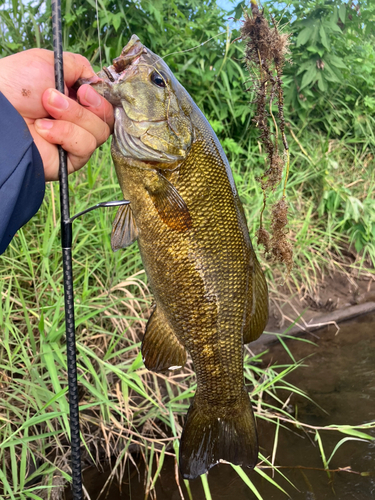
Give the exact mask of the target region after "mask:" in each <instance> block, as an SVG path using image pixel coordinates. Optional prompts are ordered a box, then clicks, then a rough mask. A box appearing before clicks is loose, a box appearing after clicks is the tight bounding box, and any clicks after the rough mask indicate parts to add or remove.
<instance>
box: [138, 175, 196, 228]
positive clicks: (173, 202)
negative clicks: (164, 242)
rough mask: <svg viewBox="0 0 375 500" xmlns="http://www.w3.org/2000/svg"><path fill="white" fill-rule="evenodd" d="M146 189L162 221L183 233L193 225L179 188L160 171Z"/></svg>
mask: <svg viewBox="0 0 375 500" xmlns="http://www.w3.org/2000/svg"><path fill="white" fill-rule="evenodd" d="M146 189H147V191H148V193H149V195H150V197H151V199H152V202H153V204H154V205H155V208H156V210H157V211H158V214H159V216H160V218H161V219H162V221H163V222H164V223H165V224H166V225H167V226H168V227H170V228H171V229H174V230H175V231H178V232H180V233H183V232H185V231H187V230H188V229H190V228H191V227H192V221H191V217H190V213H189V209H188V207H187V205H186V203H185V201H184V200H183V199H182V197H181V195H180V194H179V192H178V191H177V189H176V188H175V187H174V186H173V184H172V183H171V182H169V180H168V179H166V177H164V175H163V174H161V173H160V172H157V178H155V181H154V182H150V183H149V184H148V185H147V186H146Z"/></svg>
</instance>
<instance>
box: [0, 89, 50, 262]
mask: <svg viewBox="0 0 375 500" xmlns="http://www.w3.org/2000/svg"><path fill="white" fill-rule="evenodd" d="M44 190H45V179H44V170H43V162H42V158H41V157H40V154H39V151H38V149H37V147H36V146H35V144H34V141H33V138H32V136H31V134H30V132H29V129H28V127H27V125H26V122H25V120H24V119H23V118H22V116H21V115H20V114H19V113H18V112H17V111H16V109H15V108H14V107H13V106H12V105H11V104H10V102H9V101H8V100H7V99H6V98H5V96H4V95H3V94H2V93H1V92H0V254H2V253H3V252H4V251H5V249H6V248H7V246H8V245H9V243H10V241H11V239H12V238H13V236H14V235H15V233H16V232H17V231H18V229H19V228H20V227H22V226H23V225H24V224H26V222H27V221H29V220H30V219H31V217H32V216H33V215H34V214H35V213H36V212H37V211H38V209H39V207H40V205H41V204H42V201H43V197H44Z"/></svg>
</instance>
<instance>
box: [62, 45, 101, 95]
mask: <svg viewBox="0 0 375 500" xmlns="http://www.w3.org/2000/svg"><path fill="white" fill-rule="evenodd" d="M79 78H90V79H91V80H92V82H93V83H96V82H97V81H99V80H100V78H99V77H98V76H97V75H96V73H95V71H94V70H93V69H92V67H91V64H90V63H89V61H88V59H86V57H84V56H81V55H80V54H73V53H72V52H64V80H65V84H66V86H67V87H72V86H73V85H74V84H75V83H76V81H77V80H78V79H79Z"/></svg>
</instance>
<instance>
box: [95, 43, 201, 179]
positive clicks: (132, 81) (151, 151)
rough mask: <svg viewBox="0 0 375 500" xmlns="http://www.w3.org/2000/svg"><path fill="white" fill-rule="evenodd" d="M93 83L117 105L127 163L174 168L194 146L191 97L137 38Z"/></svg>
mask: <svg viewBox="0 0 375 500" xmlns="http://www.w3.org/2000/svg"><path fill="white" fill-rule="evenodd" d="M98 76H99V77H100V79H101V81H99V82H98V83H96V84H93V87H95V90H97V91H98V92H99V93H100V94H101V95H103V97H105V98H106V99H107V100H108V101H109V102H111V103H112V104H113V106H114V110H115V130H114V137H115V143H116V147H117V149H118V152H119V153H120V154H121V155H122V156H123V157H125V158H131V159H133V160H137V161H141V162H153V163H155V162H156V163H159V164H160V165H158V166H157V168H161V169H174V168H176V167H177V166H178V164H179V163H180V161H181V160H183V159H184V158H185V157H186V156H187V154H188V152H189V149H190V146H191V143H192V135H193V132H192V124H191V118H190V115H191V113H192V104H191V98H190V96H189V94H188V93H187V92H186V90H185V89H184V88H183V87H182V85H181V84H180V83H179V82H178V81H177V79H176V78H175V77H174V75H173V73H172V71H171V70H170V69H169V67H168V66H167V64H166V63H165V62H164V61H163V59H161V58H160V57H159V56H157V55H156V54H154V53H153V52H151V51H150V50H149V49H148V48H146V47H145V46H144V45H143V44H142V43H141V41H140V40H139V38H138V37H137V36H136V35H133V36H132V37H131V39H130V41H129V43H128V44H127V45H126V46H125V47H124V48H123V50H122V52H121V55H120V56H119V57H117V58H116V59H114V60H113V65H112V66H109V67H108V68H103V70H102V71H100V72H99V73H98Z"/></svg>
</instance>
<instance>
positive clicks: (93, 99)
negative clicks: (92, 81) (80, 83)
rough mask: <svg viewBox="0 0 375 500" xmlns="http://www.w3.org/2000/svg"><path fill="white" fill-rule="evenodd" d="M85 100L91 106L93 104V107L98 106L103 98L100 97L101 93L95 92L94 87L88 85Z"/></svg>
mask: <svg viewBox="0 0 375 500" xmlns="http://www.w3.org/2000/svg"><path fill="white" fill-rule="evenodd" d="M85 101H86V102H87V104H88V105H89V106H92V107H93V108H98V107H99V106H100V105H101V103H102V100H101V99H100V95H99V94H97V93H96V92H95V90H94V89H92V88H91V87H87V90H86V93H85Z"/></svg>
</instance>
